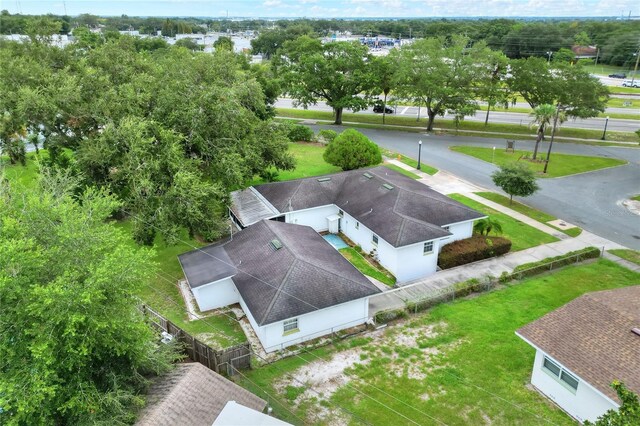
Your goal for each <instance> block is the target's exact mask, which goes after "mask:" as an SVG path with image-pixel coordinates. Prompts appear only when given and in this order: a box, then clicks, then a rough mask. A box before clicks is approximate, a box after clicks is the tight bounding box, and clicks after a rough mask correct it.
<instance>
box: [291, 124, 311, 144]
mask: <svg viewBox="0 0 640 426" xmlns="http://www.w3.org/2000/svg"><path fill="white" fill-rule="evenodd" d="M287 137H288V138H289V140H290V141H291V142H311V141H312V140H313V130H311V129H310V128H309V127H307V126H303V125H302V124H294V125H292V126H291V128H290V129H289V131H288V133H287Z"/></svg>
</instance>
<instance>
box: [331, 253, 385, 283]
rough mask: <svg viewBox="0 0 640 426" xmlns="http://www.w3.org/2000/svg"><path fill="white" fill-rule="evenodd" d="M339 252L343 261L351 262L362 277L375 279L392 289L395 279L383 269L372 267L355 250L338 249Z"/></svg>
mask: <svg viewBox="0 0 640 426" xmlns="http://www.w3.org/2000/svg"><path fill="white" fill-rule="evenodd" d="M339 251H340V254H342V255H343V256H344V257H345V259H347V260H348V261H349V262H351V264H352V265H353V266H355V267H356V268H357V269H358V271H360V272H362V273H363V274H364V275H368V276H370V277H371V278H375V279H376V280H378V281H380V282H382V283H384V284H386V285H388V286H389V287H392V286H393V285H394V284H395V283H396V279H395V277H394V276H393V275H391V274H390V273H389V272H388V271H386V270H384V269H381V268H377V267H376V266H374V265H372V264H371V263H370V262H369V261H368V260H367V259H365V258H364V257H363V256H362V255H361V254H360V253H358V252H357V251H356V249H354V248H352V247H347V248H343V249H340V250H339Z"/></svg>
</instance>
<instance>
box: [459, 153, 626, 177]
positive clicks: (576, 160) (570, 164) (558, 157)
mask: <svg viewBox="0 0 640 426" xmlns="http://www.w3.org/2000/svg"><path fill="white" fill-rule="evenodd" d="M450 149H451V150H452V151H455V152H459V153H461V154H466V155H470V156H472V157H475V158H478V159H480V160H483V161H486V162H488V163H493V164H496V165H498V166H500V165H503V164H507V163H510V162H514V161H524V162H525V164H528V165H529V167H530V168H531V169H532V170H533V171H535V172H538V174H539V177H543V178H553V177H562V176H569V175H573V174H576V173H584V172H590V171H593V170H599V169H605V168H608V167H615V166H622V165H624V164H627V163H626V162H625V161H622V160H618V159H615V158H603V157H587V156H584V155H569V154H559V153H552V154H551V161H549V167H548V168H547V173H546V174H542V170H543V169H544V161H540V162H533V161H529V160H526V159H522V157H523V156H525V155H526V156H531V154H532V153H531V152H530V151H521V150H516V151H515V152H506V151H505V150H504V149H503V148H502V147H500V148H499V149H495V150H494V149H492V148H479V147H475V146H452V147H451V148H450ZM543 158H546V153H540V154H539V159H543Z"/></svg>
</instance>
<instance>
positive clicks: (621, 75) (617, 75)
mask: <svg viewBox="0 0 640 426" xmlns="http://www.w3.org/2000/svg"><path fill="white" fill-rule="evenodd" d="M609 77H611V78H627V75H626V74H623V73H621V72H615V73H613V74H609Z"/></svg>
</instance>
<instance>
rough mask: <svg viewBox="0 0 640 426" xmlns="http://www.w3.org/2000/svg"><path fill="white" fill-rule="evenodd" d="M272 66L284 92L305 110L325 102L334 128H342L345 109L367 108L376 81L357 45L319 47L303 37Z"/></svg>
mask: <svg viewBox="0 0 640 426" xmlns="http://www.w3.org/2000/svg"><path fill="white" fill-rule="evenodd" d="M274 63H275V66H276V68H277V69H278V71H279V73H280V74H281V75H282V79H283V82H284V90H285V92H286V93H288V94H289V95H290V96H291V97H292V98H293V99H295V100H296V101H297V102H298V103H299V104H301V105H303V106H304V107H307V106H308V105H312V104H315V103H316V102H318V101H319V100H324V101H326V103H327V105H329V106H330V107H331V108H333V111H334V114H335V124H342V112H343V110H344V109H345V108H347V109H350V110H352V111H360V110H362V109H366V108H367V106H368V105H369V100H370V97H371V95H370V90H371V89H372V88H373V87H374V86H375V77H374V73H373V66H372V61H371V56H370V54H369V52H368V48H367V47H366V46H364V45H362V44H360V43H359V42H334V43H326V44H322V43H321V42H320V40H317V39H313V38H310V37H308V36H302V37H299V38H297V39H295V40H291V41H287V42H286V43H285V45H284V48H283V49H282V50H281V51H280V57H279V58H277V60H276V61H275V62H274Z"/></svg>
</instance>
